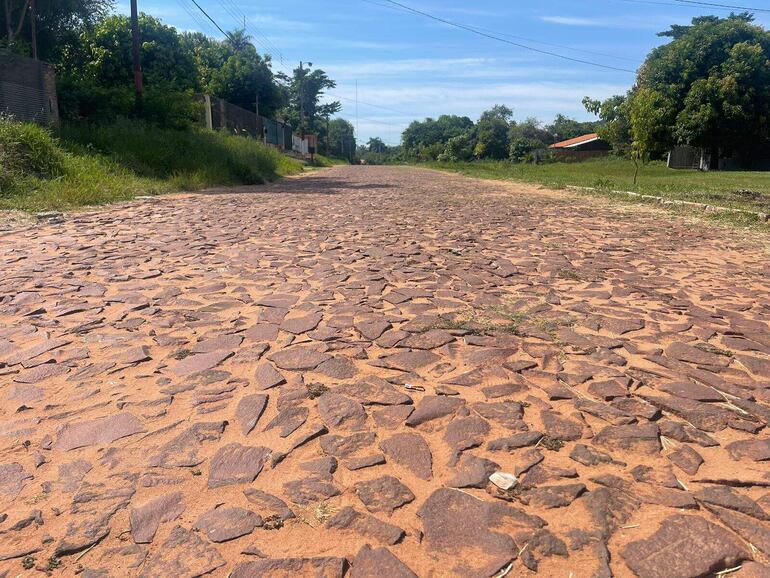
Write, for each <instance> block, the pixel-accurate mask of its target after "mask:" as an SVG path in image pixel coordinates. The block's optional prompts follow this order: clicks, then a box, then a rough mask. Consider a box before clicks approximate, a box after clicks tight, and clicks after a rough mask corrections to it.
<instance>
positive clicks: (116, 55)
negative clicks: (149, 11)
mask: <svg viewBox="0 0 770 578" xmlns="http://www.w3.org/2000/svg"><path fill="white" fill-rule="evenodd" d="M139 28H140V31H141V38H142V47H141V48H142V50H141V59H142V68H143V72H144V79H145V84H146V88H147V90H146V95H145V110H146V112H147V114H148V117H149V118H151V119H154V120H158V121H160V122H164V123H167V124H170V125H174V126H177V125H181V124H186V123H189V122H191V121H192V120H193V119H194V118H195V114H196V113H195V110H194V105H193V100H192V97H193V92H195V91H198V90H199V89H200V83H199V78H198V71H197V68H196V66H195V60H194V59H193V57H192V54H191V53H190V52H189V51H187V50H185V49H184V48H183V47H182V45H181V39H180V36H179V34H178V33H177V31H176V30H175V29H174V28H172V27H170V26H165V25H164V24H162V23H161V22H160V21H159V20H157V19H156V18H153V17H152V16H147V15H146V14H141V15H140V17H139ZM131 62H132V58H131V28H130V24H129V19H128V17H127V16H110V17H108V18H105V19H103V20H101V21H100V22H99V23H98V24H96V25H95V26H94V27H93V28H92V29H90V30H86V31H84V32H83V33H82V34H81V35H80V39H79V43H78V44H77V45H73V46H71V47H69V48H68V51H67V52H65V54H64V56H63V58H62V61H61V63H60V64H59V68H60V74H59V86H60V90H59V92H60V99H59V102H60V107H61V109H62V113H63V114H64V116H67V117H75V118H80V117H86V118H90V119H92V120H109V119H112V118H114V117H116V116H120V115H128V114H131V112H132V109H133V104H132V99H133V96H132V94H133V88H132V87H133V73H132V66H131Z"/></svg>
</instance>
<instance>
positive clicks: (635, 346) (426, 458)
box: [0, 166, 770, 578]
mask: <svg viewBox="0 0 770 578" xmlns="http://www.w3.org/2000/svg"><path fill="white" fill-rule="evenodd" d="M246 192H248V193H252V194H244V193H246ZM761 238H762V237H761V236H760V235H755V236H754V237H753V239H752V240H748V241H747V240H746V239H744V238H739V236H737V235H736V236H732V237H726V236H725V235H724V234H723V232H722V231H721V230H720V229H718V228H715V227H710V226H699V227H698V228H697V229H696V228H693V227H690V226H688V224H687V223H686V222H684V221H682V220H679V219H676V218H674V217H670V216H664V217H662V216H661V214H660V213H652V212H650V209H648V208H644V207H637V208H633V209H632V210H631V211H630V212H629V209H628V207H625V208H623V207H621V206H618V205H611V204H607V203H606V202H604V201H602V200H600V199H591V198H586V197H575V196H570V195H569V193H567V192H564V191H547V190H539V189H536V188H534V187H530V186H527V185H510V184H507V183H502V182H495V181H478V180H472V179H469V178H467V177H463V176H459V175H451V174H443V173H437V172H435V171H427V170H424V169H411V168H396V167H350V166H346V167H335V168H332V169H329V170H327V171H324V172H321V173H315V174H310V175H305V176H302V177H297V178H289V179H286V180H284V181H281V182H279V183H277V184H271V185H266V186H264V187H260V188H256V189H232V190H226V189H225V190H223V191H222V192H218V193H208V194H205V193H199V194H187V195H176V196H174V195H171V196H166V197H160V198H155V199H149V200H141V201H133V202H130V203H128V204H125V205H123V206H113V207H107V208H104V209H101V210H99V211H93V212H87V213H80V214H77V215H76V216H74V217H72V218H67V219H65V220H64V221H63V222H59V223H52V224H42V225H40V226H38V227H35V228H31V229H17V230H16V231H14V232H11V233H8V234H6V235H4V236H3V237H2V249H0V267H2V270H3V272H4V273H3V277H2V280H0V326H1V327H2V328H3V329H2V331H1V333H0V373H1V374H2V376H3V378H2V381H3V382H4V385H3V387H2V389H1V390H0V391H1V392H2V396H3V403H2V416H3V424H2V436H0V446H1V449H2V453H3V455H4V458H3V460H2V464H1V465H0V511H3V512H8V513H9V517H8V519H7V520H6V521H4V525H3V528H4V529H6V530H8V529H11V530H12V531H6V532H3V533H2V535H0V560H2V562H0V574H1V573H3V572H8V573H9V575H17V574H18V573H19V572H21V570H20V567H23V568H28V569H31V568H42V569H44V570H45V571H48V572H50V573H51V574H52V575H54V576H73V575H74V574H76V573H78V572H81V571H82V574H81V575H83V576H126V575H131V576H143V577H146V578H164V577H169V578H170V577H178V576H200V575H204V574H205V575H209V573H210V575H211V576H215V577H225V576H230V577H232V578H243V577H246V576H249V577H252V576H271V577H275V576H287V577H288V576H293V577H294V576H302V577H304V576H320V575H323V576H327V577H342V576H343V574H344V573H345V572H346V571H347V568H348V567H351V573H350V575H351V576H355V577H365V576H368V577H374V576H388V577H411V576H415V575H418V576H434V577H438V576H496V575H503V574H504V573H505V572H506V570H507V569H509V568H513V569H515V572H514V574H511V575H524V574H523V573H524V572H527V570H526V569H530V570H534V569H537V571H538V572H539V573H540V574H541V575H543V576H565V577H566V576H570V575H572V576H610V575H614V576H619V577H624V576H632V575H639V576H646V577H656V576H661V577H662V576H705V575H709V574H710V573H711V572H713V571H714V570H716V569H724V568H735V567H738V566H741V567H742V569H741V572H739V573H735V575H736V576H744V577H745V576H758V575H760V574H761V568H760V566H759V564H760V563H762V562H763V561H766V560H767V557H768V555H770V539H768V530H767V513H766V512H767V511H770V494H768V487H770V475H768V469H767V465H766V464H767V459H768V458H769V457H770V437H768V433H767V429H766V428H765V426H766V424H767V422H768V419H769V418H770V390H768V387H767V383H768V380H770V337H769V336H770V328H769V327H768V322H770V307H769V306H768V304H769V303H770V286H768V283H767V279H768V274H770V265H768V263H769V261H768V260H767V259H761V258H758V255H764V254H765V253H764V249H763V248H762V247H759V246H757V245H756V242H757V240H758V239H761ZM495 473H497V475H492V474H495ZM513 476H516V478H517V482H516V483H513V482H512V480H513ZM749 544H750V545H749ZM525 568H526V569H525ZM755 570H756V571H757V572H758V573H752V572H754V571H755Z"/></svg>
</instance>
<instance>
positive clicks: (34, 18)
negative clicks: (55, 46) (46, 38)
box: [29, 0, 37, 60]
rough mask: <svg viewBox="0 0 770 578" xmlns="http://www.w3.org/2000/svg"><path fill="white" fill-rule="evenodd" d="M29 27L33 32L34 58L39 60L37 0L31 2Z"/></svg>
mask: <svg viewBox="0 0 770 578" xmlns="http://www.w3.org/2000/svg"><path fill="white" fill-rule="evenodd" d="M29 27H30V32H31V34H32V58H34V59H35V60H37V10H36V9H35V0H30V3H29Z"/></svg>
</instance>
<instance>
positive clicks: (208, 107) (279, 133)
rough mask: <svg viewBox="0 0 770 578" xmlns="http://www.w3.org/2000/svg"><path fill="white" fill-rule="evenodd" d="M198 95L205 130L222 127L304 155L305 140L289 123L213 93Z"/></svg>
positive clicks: (305, 150) (305, 151)
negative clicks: (242, 106)
mask: <svg viewBox="0 0 770 578" xmlns="http://www.w3.org/2000/svg"><path fill="white" fill-rule="evenodd" d="M200 98H201V102H202V103H203V111H202V113H201V120H200V124H201V126H203V127H205V128H208V129H209V130H222V131H227V132H228V133H230V134H237V135H241V136H251V137H252V138H260V139H261V140H262V141H263V142H264V143H266V144H269V145H273V146H275V147H277V148H279V149H281V150H283V151H294V152H297V153H299V154H302V155H307V153H308V143H307V140H305V141H303V140H302V139H300V138H299V137H296V135H293V134H292V130H291V127H290V126H289V125H287V124H284V123H282V122H278V121H275V120H272V119H269V118H266V117H264V116H257V115H256V114H254V113H253V112H252V111H250V110H246V109H245V108H241V107H239V106H236V105H234V104H230V103H229V102H227V101H226V100H222V99H221V98H217V97H216V96H209V95H204V96H201V97H200ZM295 137H296V138H295Z"/></svg>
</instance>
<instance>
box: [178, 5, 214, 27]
mask: <svg viewBox="0 0 770 578" xmlns="http://www.w3.org/2000/svg"><path fill="white" fill-rule="evenodd" d="M176 3H177V4H179V6H180V7H181V8H182V10H184V11H185V12H187V15H188V16H189V17H190V18H191V19H192V20H194V21H195V23H196V24H197V25H198V27H199V28H200V29H201V31H203V30H204V29H205V28H206V26H207V25H206V21H205V20H202V19H201V17H200V16H198V14H197V13H196V12H193V11H192V10H190V8H189V7H188V6H187V4H185V3H184V0H176Z"/></svg>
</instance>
